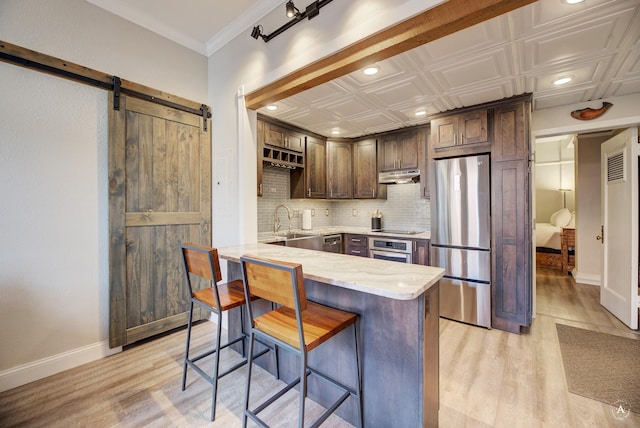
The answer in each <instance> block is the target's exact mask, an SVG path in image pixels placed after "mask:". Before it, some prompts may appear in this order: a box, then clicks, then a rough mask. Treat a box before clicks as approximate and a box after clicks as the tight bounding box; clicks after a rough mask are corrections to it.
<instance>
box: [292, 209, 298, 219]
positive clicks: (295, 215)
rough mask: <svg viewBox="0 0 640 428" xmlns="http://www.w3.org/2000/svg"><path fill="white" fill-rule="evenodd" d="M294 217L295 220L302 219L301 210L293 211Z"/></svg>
mask: <svg viewBox="0 0 640 428" xmlns="http://www.w3.org/2000/svg"><path fill="white" fill-rule="evenodd" d="M292 217H293V218H298V217H300V210H296V209H294V210H293V215H292Z"/></svg>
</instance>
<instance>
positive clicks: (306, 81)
mask: <svg viewBox="0 0 640 428" xmlns="http://www.w3.org/2000/svg"><path fill="white" fill-rule="evenodd" d="M534 2H535V0H449V1H447V2H445V3H442V4H440V5H438V6H436V7H434V8H432V9H429V10H426V11H424V12H422V13H420V14H418V15H416V16H414V17H412V18H409V19H407V20H405V21H403V22H400V23H399V24H396V25H394V26H392V27H389V28H386V29H384V30H381V31H379V32H377V33H374V34H372V35H370V36H368V37H365V38H364V39H362V40H360V41H358V42H356V43H354V44H352V45H350V46H347V47H345V48H344V49H342V50H340V51H338V52H336V53H334V54H332V55H330V56H328V57H325V58H323V59H321V60H318V61H316V62H313V63H311V64H309V65H306V66H304V67H302V68H300V69H298V70H296V71H294V72H293V73H291V74H288V75H286V76H284V77H282V78H280V79H278V80H276V81H275V82H272V83H269V84H268V85H266V86H263V87H262V88H260V89H257V90H255V91H253V92H251V93H249V94H247V95H246V96H245V102H246V106H247V108H249V109H253V110H256V109H258V108H260V107H264V106H266V105H268V104H271V103H274V102H276V101H279V100H282V99H285V98H288V97H290V96H292V95H296V94H298V93H300V92H303V91H306V90H307V89H311V88H313V87H315V86H318V85H321V84H323V83H326V82H329V81H331V80H333V79H336V78H338V77H341V76H344V75H346V74H349V73H351V72H353V71H356V70H359V69H361V68H363V67H365V66H367V65H371V64H373V63H376V62H380V61H383V60H385V59H388V58H391V57H393V56H396V55H398V54H401V53H403V52H406V51H408V50H411V49H413V48H415V47H418V46H421V45H423V44H425V43H429V42H431V41H433V40H437V39H439V38H442V37H444V36H447V35H449V34H453V33H455V32H457V31H460V30H464V29H465V28H468V27H471V26H473V25H475V24H479V23H481V22H484V21H486V20H489V19H491V18H495V17H496V16H500V15H502V14H505V13H507V12H510V11H512V10H515V9H518V8H520V7H522V6H525V5H527V4H530V3H534Z"/></svg>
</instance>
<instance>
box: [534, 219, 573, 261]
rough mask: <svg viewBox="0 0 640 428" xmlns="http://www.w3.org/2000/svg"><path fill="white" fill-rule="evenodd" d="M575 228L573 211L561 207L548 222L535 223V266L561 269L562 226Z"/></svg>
mask: <svg viewBox="0 0 640 428" xmlns="http://www.w3.org/2000/svg"><path fill="white" fill-rule="evenodd" d="M563 227H573V228H575V212H573V213H572V212H570V211H569V210H568V209H566V208H563V209H561V210H558V211H556V212H555V213H553V215H552V216H551V219H550V222H549V223H536V231H535V232H536V234H535V238H536V266H537V267H546V268H551V269H557V270H562V228H563Z"/></svg>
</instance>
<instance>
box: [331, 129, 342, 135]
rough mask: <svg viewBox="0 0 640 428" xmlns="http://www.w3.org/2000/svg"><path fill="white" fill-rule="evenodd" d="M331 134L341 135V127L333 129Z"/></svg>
mask: <svg viewBox="0 0 640 428" xmlns="http://www.w3.org/2000/svg"><path fill="white" fill-rule="evenodd" d="M331 134H333V135H340V130H339V129H334V130H333V131H331Z"/></svg>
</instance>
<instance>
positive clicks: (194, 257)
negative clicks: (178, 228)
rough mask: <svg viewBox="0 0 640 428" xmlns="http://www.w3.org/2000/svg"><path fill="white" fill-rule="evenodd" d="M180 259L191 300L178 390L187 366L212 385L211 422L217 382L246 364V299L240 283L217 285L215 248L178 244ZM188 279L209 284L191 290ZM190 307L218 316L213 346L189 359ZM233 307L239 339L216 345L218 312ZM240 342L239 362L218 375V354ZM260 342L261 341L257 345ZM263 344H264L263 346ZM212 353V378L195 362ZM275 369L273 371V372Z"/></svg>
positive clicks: (220, 315)
mask: <svg viewBox="0 0 640 428" xmlns="http://www.w3.org/2000/svg"><path fill="white" fill-rule="evenodd" d="M182 259H183V261H184V270H185V275H186V277H187V284H188V285H189V292H190V295H191V301H190V304H189V323H188V327H187V346H186V351H185V354H184V369H183V372H182V390H183V391H184V390H185V387H186V383H187V366H190V367H191V368H192V369H193V370H195V371H196V372H197V373H198V374H199V375H200V376H202V377H203V378H204V379H206V380H207V382H209V383H210V384H211V385H212V386H213V398H212V402H211V420H212V421H213V420H214V419H215V416H216V396H217V392H218V379H220V378H221V377H223V376H226V375H228V374H229V373H231V372H233V371H234V370H236V369H238V368H239V367H242V366H243V365H245V364H246V363H247V358H246V357H245V356H246V353H245V344H244V339H247V338H248V337H249V336H248V335H247V334H246V333H245V331H244V318H243V314H242V308H243V307H244V305H245V303H246V301H247V299H245V295H244V285H243V283H242V280H239V279H238V280H235V281H231V282H229V283H226V284H219V282H220V281H221V280H222V274H221V272H220V260H219V259H218V250H216V249H215V248H209V247H202V246H199V245H194V244H183V245H182ZM192 276H198V277H201V278H204V279H206V280H207V281H210V283H211V286H210V287H207V288H204V289H201V290H194V289H193V286H192V284H191V279H192ZM250 298H251V300H255V299H257V297H254V296H251V297H250ZM194 304H197V305H199V306H200V307H202V308H204V309H206V310H208V311H211V312H214V313H216V314H218V323H217V333H216V344H215V347H214V348H213V349H212V350H209V351H207V352H204V353H202V354H200V355H198V356H195V357H190V356H189V345H190V342H191V326H192V324H193V307H194ZM233 308H240V319H241V320H242V322H241V333H240V336H238V337H236V338H234V339H229V341H228V342H227V343H226V344H225V345H222V346H221V345H220V340H221V333H222V313H223V312H224V311H228V310H230V309H233ZM240 341H242V356H243V357H244V358H243V359H242V361H240V362H238V363H236V364H234V365H233V366H232V367H230V368H228V369H227V370H225V371H224V372H222V373H220V367H219V366H220V351H221V350H222V349H224V348H226V347H228V346H231V345H233V344H235V343H238V342H240ZM261 343H263V342H261ZM263 344H264V343H263ZM264 345H265V346H267V349H264V350H263V351H261V352H259V353H258V354H256V355H255V356H254V358H257V357H259V356H261V355H263V354H265V353H266V352H268V351H269V350H270V349H271V350H273V349H274V348H273V346H272V345H271V346H270V345H267V344H264ZM211 354H214V363H213V375H212V376H209V375H208V374H207V373H205V372H204V370H202V369H201V368H200V367H199V366H198V365H197V364H196V362H197V361H199V360H201V359H203V358H205V357H207V356H209V355H211ZM277 366H278V361H277V354H276V368H277ZM276 370H277V369H276Z"/></svg>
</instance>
